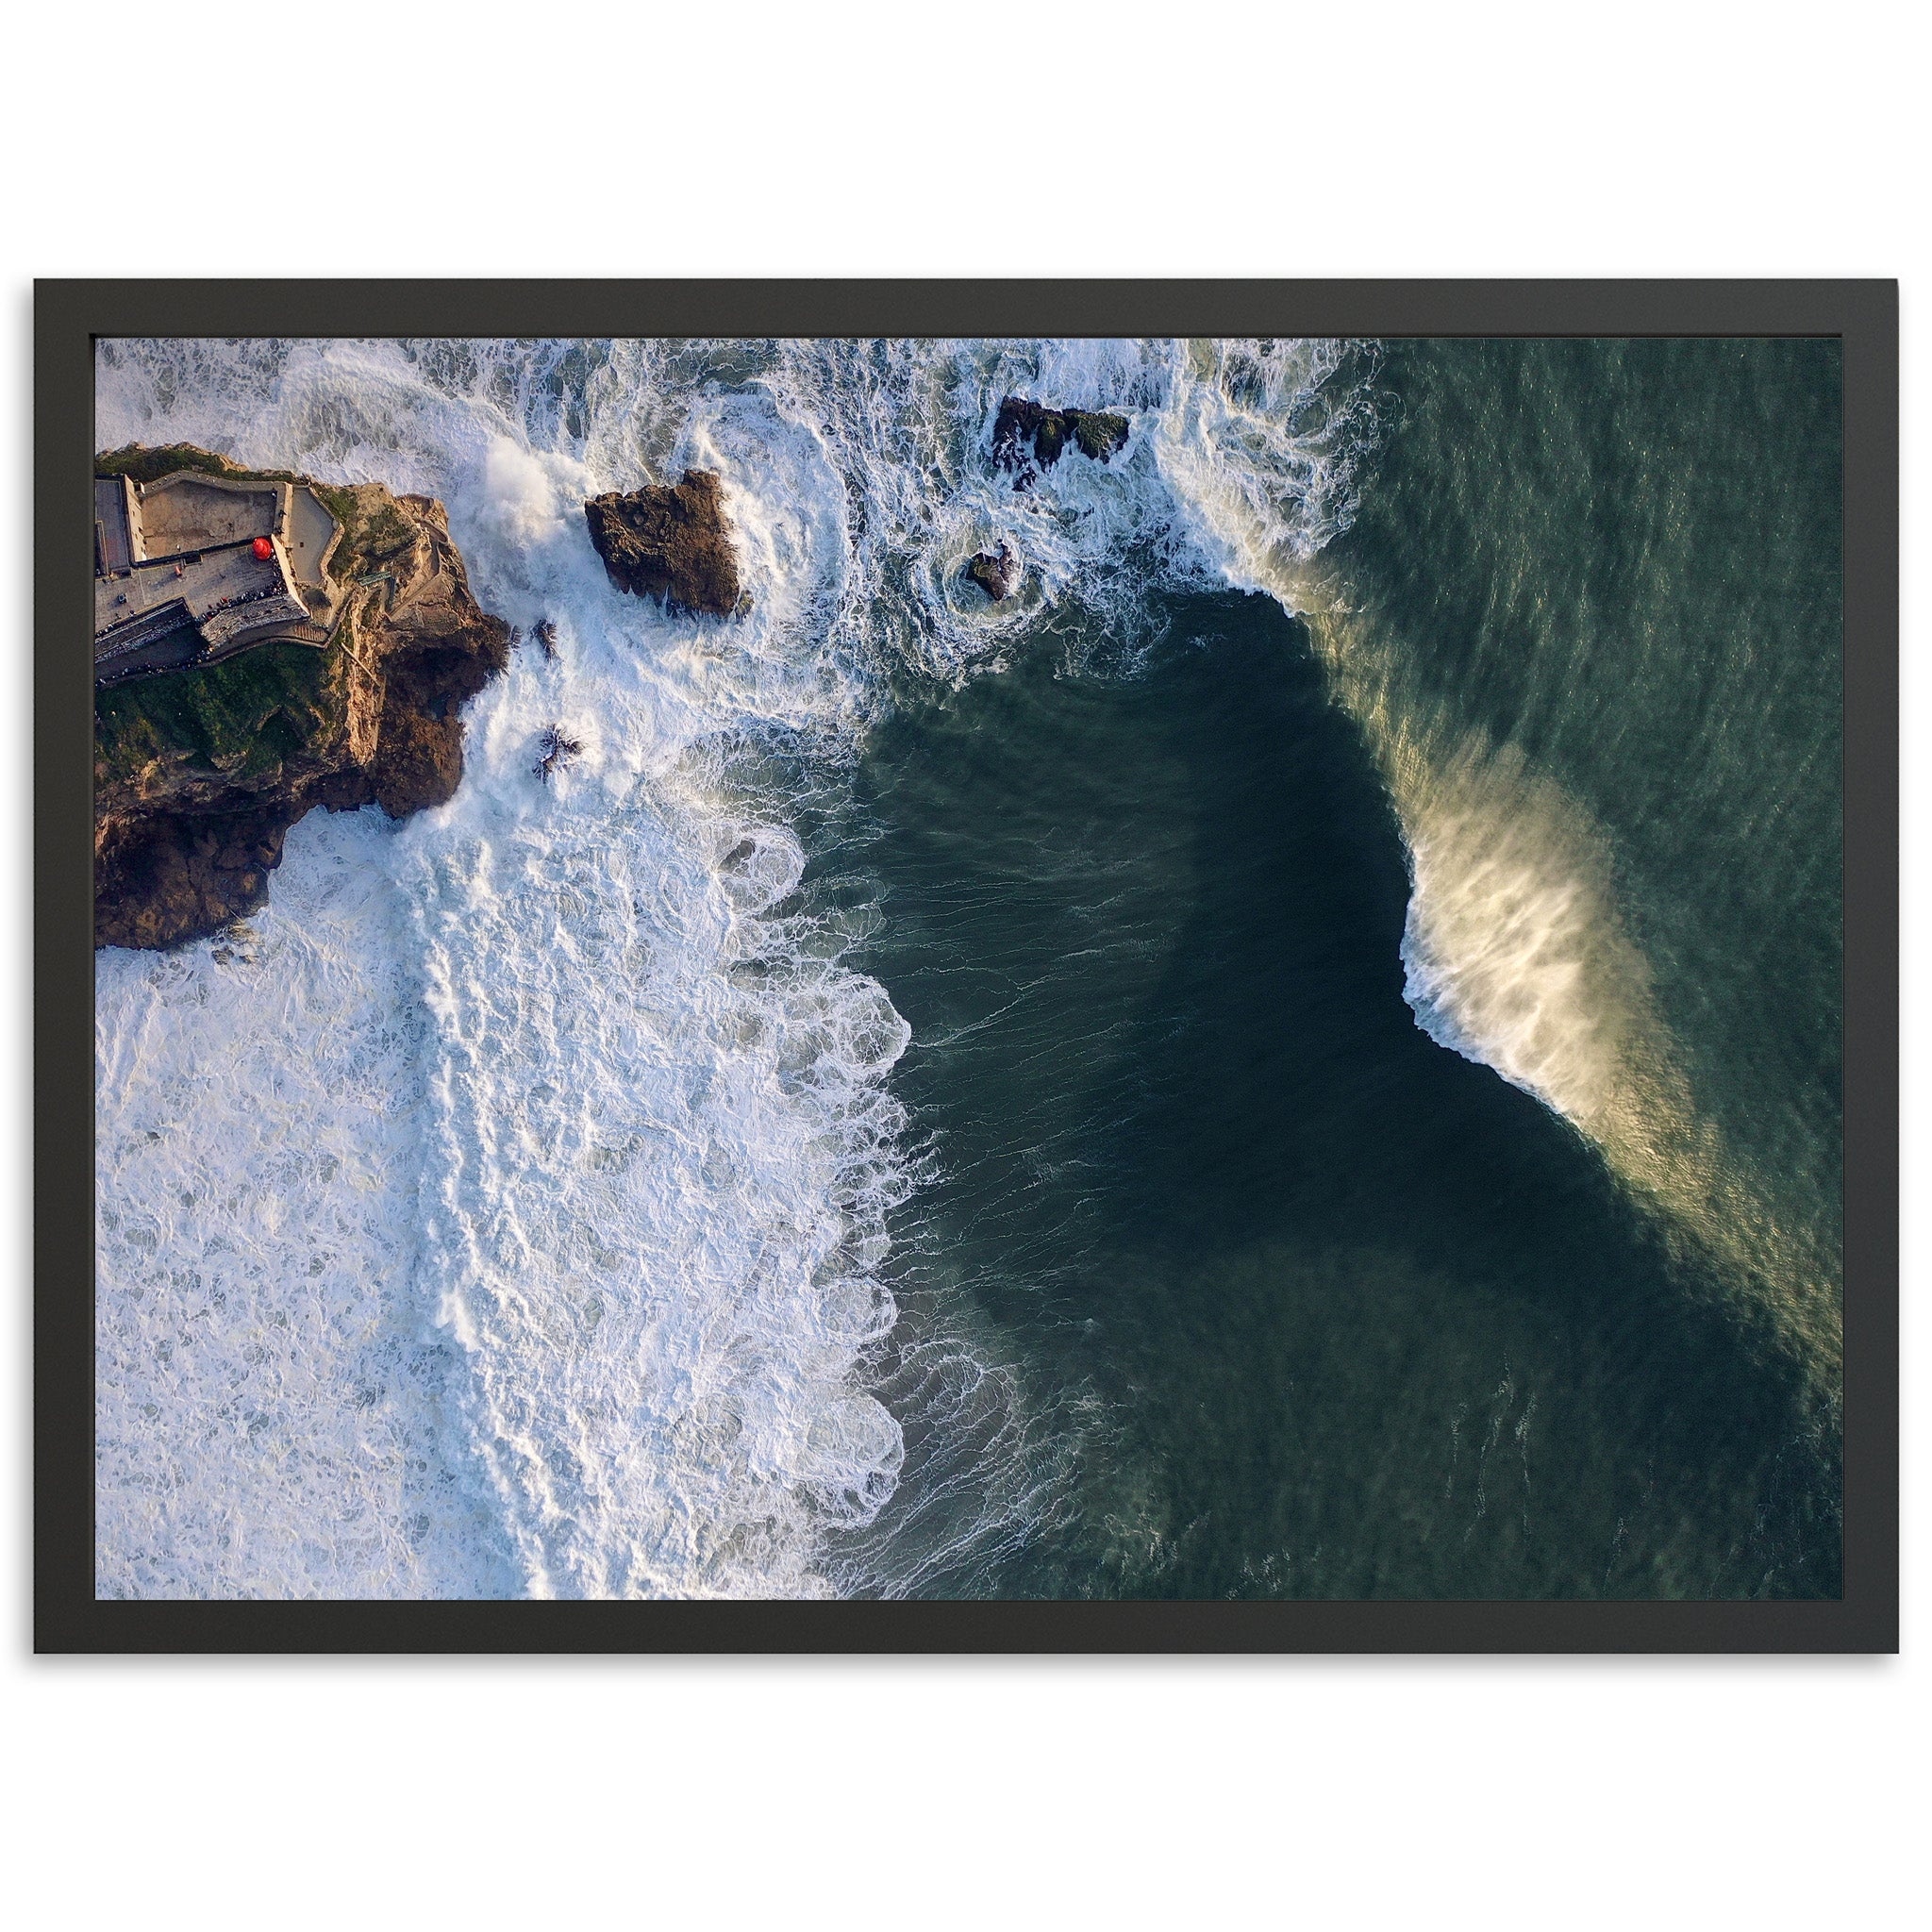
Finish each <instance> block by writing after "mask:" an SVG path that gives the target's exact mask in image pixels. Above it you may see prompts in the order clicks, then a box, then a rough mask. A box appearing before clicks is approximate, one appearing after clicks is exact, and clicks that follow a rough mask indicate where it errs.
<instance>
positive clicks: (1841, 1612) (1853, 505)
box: [33, 280, 1899, 1654]
mask: <svg viewBox="0 0 1932 1932" xmlns="http://www.w3.org/2000/svg"><path fill="white" fill-rule="evenodd" d="M287 335H299V336H436V335H441V336H508V337H518V336H525V337H527V336H573V335H583V336H684V335H724V336H747V337H773V336H828V335H838V336H846V335H849V336H915V337H917V336H928V337H929V336H949V337H970V336H1010V335H1031V336H1042V335H1043V336H1169V335H1185V336H1233V335H1302V336H1341V337H1382V338H1391V337H1403V336H1433V337H1457V336H1463V337H1481V336H1513V337H1524V336H1546V337H1547V336H1570V337H1579V336H1627V337H1639V336H1650V337H1655V336H1733V337H1736V336H1809V337H1836V338H1837V339H1839V341H1840V343H1841V344H1842V358H1843V363H1842V366H1843V404H1844V419H1843V420H1844V455H1843V540H1844V550H1843V556H1844V673H1845V684H1844V691H1845V713H1844V771H1845V794H1844V806H1845V822H1844V823H1845V830H1844V841H1845V842H1844V884H1845V901H1844V919H1845V926H1844V932H1845V954H1844V972H1845V1018H1844V1070H1845V1071H1844V1083H1845V1084H1844V1103H1845V1111H1844V1137H1845V1147H1844V1152H1845V1200H1844V1208H1845V1253H1844V1284H1845V1287H1844V1297H1845V1299H1844V1464H1843V1469H1844V1564H1843V1592H1844V1593H1843V1595H1842V1596H1841V1597H1840V1598H1839V1599H1838V1600H1836V1601H1829V1602H1818V1601H1813V1602H1703V1603H1699V1602H1665V1601H1644V1602H1552V1601H1535V1602H1528V1601H1507V1602H1505V1601H1482V1602H1422V1601H1415V1602H1389V1601H1374V1602H1281V1603H1274V1602H1270V1603H1256V1602H1241V1603H1219V1602H1141V1601H1119V1602H1104V1603H1103V1602H1079V1603H1073V1602H1067V1603H1049V1602H1016V1601H1002V1602H971V1603H969V1602H893V1603H875V1602H841V1603H790V1602H755V1603H744V1602H734V1603H431V1602H384V1603H359V1602H358V1603H348V1602H299V1603H283V1602H206V1603H204V1602H101V1601H96V1600H95V1597H94V1593H93V1592H94V1580H93V1579H94V1549H93V1531H94V1517H93V1402H94V1362H93V1335H94V1330H93V1302H92V1296H93V1228H92V1213H91V1203H92V1189H93V1169H92V1135H93V1088H92V1076H91V1073H90V1069H91V1066H92V1037H93V971H92V958H93V950H92V919H93V907H92V874H91V864H92V837H91V824H92V728H93V725H92V721H93V691H92V665H91V660H90V658H89V657H88V655H87V653H86V652H85V651H84V650H83V647H82V642H81V641H82V639H83V638H84V637H86V636H88V635H90V634H91V629H90V626H91V612H90V608H89V603H88V599H89V594H90V591H89V587H90V583H91V577H92V558H91V554H90V542H91V533H92V512H91V508H90V505H91V501H92V499H91V491H92V456H93V451H94V442H93V437H92V423H93V386H94V355H93V344H94V341H95V339H96V338H97V337H102V336H220V337H236V336H287ZM34 384H35V452H34V464H35V495H34V503H35V540H34V541H35V551H34V554H35V618H34V650H35V663H34V705H35V717H34V754H35V817H34V905H35V930H34V955H33V958H34V983H35V995H34V1036H33V1038H34V1057H35V1074H34V1109H35V1176H34V1215H35V1224H34V1373H35V1410H34V1569H35V1584H34V1623H33V1630H34V1645H35V1648H36V1650H37V1651H40V1652H43V1653H73V1652H109V1653H122V1652H174V1653H220V1652H230V1653H264V1652H311V1653H329V1652H372V1653H393V1652H461V1653H480V1652H551V1653H623V1652H673V1653H698V1652H791V1653H855V1652H872V1653H882V1654H891V1653H922V1652H1083V1651H1085V1652H1096V1653H1123V1652H1165V1651H1191V1652H1325V1653H1345V1652H1346V1653H1358V1652H1388V1653H1466V1652H1490V1653H1496V1652H1582V1653H1618V1652H1638V1653H1642V1652H1652V1653H1662V1652H1706V1653H1712V1652H1740V1653H1743V1652H1867V1653H1871V1652H1880V1653H1882V1652H1891V1651H1895V1650H1896V1649H1897V1647H1898V1397H1899V1378H1898V1362H1899V1357H1898V986H1899V982H1898V886H1897V865H1898V719H1897V695H1898V612H1899V603H1898V538H1899V525H1898V420H1899V418H1898V285H1897V284H1896V283H1895V282H1892V281H1884V280H1848V281H1824V280H1817V281H1811V280H1804V281H1741V280H1740V281H1353V282H1343V281H1307V282H1299V281H1084V282H1046V281H1040V282H1027V281H958V282H954V281H878V282H873V281H664V282H654V281H527V282H516V281H456V280H451V281H363V282H358V281H113V280H59V281H42V282H40V283H39V284H37V286H36V291H35V349H34Z"/></svg>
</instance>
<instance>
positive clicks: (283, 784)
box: [94, 444, 509, 947]
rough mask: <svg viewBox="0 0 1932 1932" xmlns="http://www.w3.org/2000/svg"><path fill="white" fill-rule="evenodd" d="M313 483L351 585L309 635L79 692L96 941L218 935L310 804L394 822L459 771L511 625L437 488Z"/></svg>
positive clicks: (169, 458)
mask: <svg viewBox="0 0 1932 1932" xmlns="http://www.w3.org/2000/svg"><path fill="white" fill-rule="evenodd" d="M96 467H97V469H99V470H101V471H102V473H103V474H108V475H116V474H125V475H132V476H134V477H135V478H136V480H137V481H146V480H151V479H152V478H155V477H158V476H162V475H169V474H171V473H172V472H174V471H176V470H180V469H197V470H204V471H207V472H208V473H210V474H212V475H222V476H231V477H241V478H252V477H256V476H258V475H262V474H263V473H260V472H256V471H248V470H243V469H242V468H240V467H239V466H238V465H236V464H233V463H230V462H228V461H227V460H226V459H225V458H222V457H219V456H215V455H212V454H210V453H209V452H208V451H207V450H199V449H194V448H192V447H191V446H189V445H187V444H174V445H170V446H168V447H166V448H162V449H142V448H141V447H139V446H138V445H136V446H130V447H129V448H127V449H125V450H116V451H114V452H113V453H112V454H111V455H109V456H106V457H103V458H99V459H98V460H97V463H96ZM298 480H302V481H305V482H306V481H307V480H308V479H306V478H302V479H298ZM310 487H311V488H313V489H315V490H316V491H318V493H325V497H326V501H327V503H328V506H329V508H330V509H331V511H332V512H333V513H334V515H335V516H336V517H337V519H338V521H339V522H340V523H341V526H342V534H341V540H340V541H339V543H338V546H337V548H336V550H335V552H334V553H333V555H332V558H331V562H330V570H331V574H332V575H336V576H338V577H339V578H340V579H341V581H342V582H343V583H345V584H347V585H348V586H349V587H350V588H349V594H348V596H347V598H346V600H345V601H344V602H343V604H342V606H341V611H340V613H339V615H338V617H337V618H336V620H335V622H334V627H333V629H332V630H331V631H330V633H329V636H328V641H327V642H326V643H325V644H323V645H321V646H319V647H318V646H316V645H312V644H307V643H299V642H272V643H263V644H259V645H257V646H256V647H255V648H253V649H251V650H248V651H245V652H242V654H240V655H238V656H236V657H233V658H226V659H225V660H223V661H222V662H220V663H215V664H208V665H202V666H197V667H193V668H190V669H186V670H182V671H176V672H171V673H168V674H166V675H157V676H152V677H142V678H138V679H134V680H130V681H128V682H126V683H123V684H117V685H114V686H110V687H108V689H106V690H103V691H100V692H99V693H98V694H97V696H96V698H95V701H94V943H95V944H96V945H111V946H140V947H165V946H173V945H178V944H180V943H181V942H182V941H186V940H192V939H200V938H204V937H206V936H208V934H210V933H213V932H216V931H219V930H220V929H221V928H222V927H223V926H225V925H226V924H229V923H230V922H231V921H233V920H235V919H237V918H240V917H242V916H244V915H245V914H247V913H250V912H253V911H255V910H257V909H258V908H259V907H260V906H261V905H262V904H263V903H264V902H265V900H266V899H267V897H268V879H269V874H270V873H271V872H272V871H273V870H274V868H275V866H276V865H277V864H279V863H280V860H281V855H282V840H283V837H284V835H285V834H286V833H287V831H288V828H289V827H290V826H291V825H292V824H294V823H295V821H296V820H297V819H299V818H302V817H303V816H304V815H305V814H306V813H308V811H309V810H310V808H313V807H315V806H318V805H324V806H327V807H328V808H330V809H331V810H335V811H347V810H354V809H355V808H358V807H360V806H364V805H369V804H372V803H373V804H376V805H380V806H381V807H382V808H383V809H384V810H385V811H386V812H388V813H389V814H390V816H391V818H402V817H404V816H406V815H407V814H408V813H409V812H413V811H418V810H421V809H422V808H424V807H425V806H430V805H441V804H442V803H444V802H445V801H446V800H447V799H448V798H449V797H450V796H451V795H452V794H453V793H454V792H455V791H456V789H457V786H458V783H459V782H460V780H461V778H462V774H463V725H462V707H463V705H464V703H465V702H466V701H467V700H468V699H469V698H471V697H473V696H475V693H476V692H477V691H480V690H482V688H483V687H484V685H485V684H487V683H488V682H489V681H490V679H491V678H492V677H493V676H495V675H497V673H499V672H500V671H502V670H503V668H504V666H505V665H506V664H507V663H508V661H509V626H508V625H507V624H505V623H503V622H502V621H501V620H500V619H498V618H494V617H491V616H490V615H489V614H488V613H487V612H485V611H484V610H483V609H482V608H481V607H480V606H479V605H478V604H477V602H476V600H475V597H474V596H473V595H472V594H471V591H470V587H469V580H468V578H467V576H466V575H465V574H464V570H463V564H462V559H461V558H459V557H458V555H457V550H456V546H455V544H453V543H452V542H451V541H450V536H449V525H448V523H447V521H446V520H445V518H444V515H443V509H442V506H441V504H440V503H437V502H435V501H433V500H432V499H431V498H429V497H426V496H394V495H391V493H390V491H387V490H385V489H384V488H383V487H382V486H381V485H380V484H377V483H364V484H358V485H356V486H354V487H353V488H343V489H335V488H330V487H328V486H325V485H310Z"/></svg>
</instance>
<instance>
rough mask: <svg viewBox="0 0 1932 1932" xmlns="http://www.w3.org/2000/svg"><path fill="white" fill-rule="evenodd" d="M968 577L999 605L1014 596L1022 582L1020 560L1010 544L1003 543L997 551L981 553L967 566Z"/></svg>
mask: <svg viewBox="0 0 1932 1932" xmlns="http://www.w3.org/2000/svg"><path fill="white" fill-rule="evenodd" d="M966 575H968V576H969V577H971V578H972V579H973V581H974V583H975V584H977V585H978V586H979V588H980V589H981V590H982V591H985V592H986V594H987V595H988V596H989V597H991V599H992V601H993V602H994V603H995V604H998V603H1000V602H1002V601H1003V600H1004V599H1005V598H1007V597H1008V596H1010V595H1011V594H1012V591H1013V587H1014V586H1015V585H1016V584H1017V583H1018V582H1019V581H1020V559H1019V558H1017V557H1015V556H1014V555H1013V551H1012V546H1011V545H1010V544H1008V543H1002V544H1001V545H1000V547H999V548H998V549H997V550H982V551H980V553H979V554H978V555H977V556H976V557H974V559H973V561H972V562H971V563H969V564H968V565H967V566H966Z"/></svg>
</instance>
